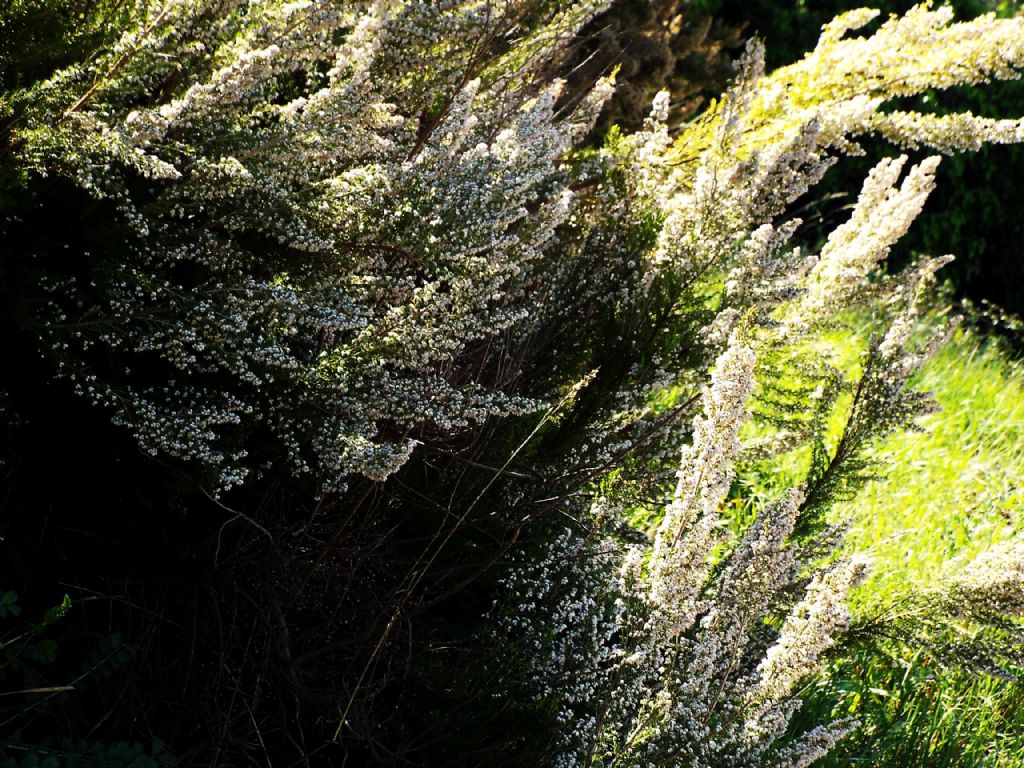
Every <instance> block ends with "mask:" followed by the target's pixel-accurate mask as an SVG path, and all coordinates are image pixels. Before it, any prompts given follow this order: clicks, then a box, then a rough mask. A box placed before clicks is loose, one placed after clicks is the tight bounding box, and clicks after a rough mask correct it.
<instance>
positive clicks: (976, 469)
mask: <svg viewBox="0 0 1024 768" xmlns="http://www.w3.org/2000/svg"><path fill="white" fill-rule="evenodd" d="M831 341H832V343H833V344H837V345H838V346H839V347H840V349H839V355H840V356H844V355H845V356H847V358H848V359H849V354H848V353H849V352H850V351H852V350H856V349H859V348H861V347H862V345H863V343H864V338H863V336H862V335H860V334H858V333H855V332H851V333H848V334H846V335H844V336H837V337H834V338H833V339H832V340H831ZM843 347H845V348H846V349H845V350H844V349H843ZM1022 373H1024V370H1022V366H1021V365H1020V364H1019V363H1014V362H1011V361H1010V360H1009V359H1008V358H1007V357H1006V356H1005V355H1003V354H1002V353H1001V352H1000V351H999V350H998V349H997V348H996V347H995V345H993V344H990V343H986V342H984V341H982V340H980V339H978V338H977V337H976V336H974V335H971V334H969V333H963V332H961V333H958V334H957V335H956V337H955V338H954V339H952V340H951V342H950V343H949V344H948V345H946V347H945V348H944V349H942V350H941V351H940V352H939V353H938V354H937V355H936V357H935V358H934V359H933V360H932V361H930V362H929V363H928V365H927V366H926V368H925V369H924V370H923V371H922V373H921V375H920V376H919V378H918V380H917V386H918V387H919V388H921V389H925V390H929V391H931V392H932V394H933V395H934V397H935V399H936V401H937V402H938V404H939V406H940V407H941V410H940V411H938V412H936V413H933V414H930V415H928V416H926V417H924V418H922V419H921V420H920V425H921V426H922V427H923V428H924V430H925V431H922V432H910V433H903V434H897V435H893V436H891V437H890V438H888V439H886V440H884V441H882V442H881V444H879V445H877V446H876V447H875V449H874V450H875V453H876V454H877V456H878V458H880V459H881V465H882V468H883V471H884V477H882V478H880V479H878V480H875V481H872V482H870V483H869V484H868V485H867V486H866V487H865V488H863V489H862V491H861V492H860V494H859V495H858V496H857V498H856V499H855V500H852V501H850V502H846V503H843V504H841V505H840V507H839V508H838V509H837V510H836V513H837V517H842V518H845V519H847V520H849V521H850V524H851V527H850V531H849V535H848V539H847V545H846V546H847V549H848V551H850V552H860V553H868V554H869V555H870V556H871V558H872V561H873V570H872V575H871V576H870V577H869V579H868V580H867V581H866V582H865V583H864V584H863V585H862V586H861V587H860V588H859V590H858V591H857V593H856V595H855V596H854V601H853V602H854V606H853V607H854V610H855V612H858V613H861V614H866V613H870V612H872V611H875V610H877V609H878V608H879V607H880V606H884V605H887V604H891V603H892V602H894V601H898V600H899V596H900V595H901V594H905V593H906V592H907V591H908V590H909V589H911V588H914V589H921V588H929V587H935V586H938V585H939V584H940V582H941V581H942V580H943V578H944V577H945V576H947V575H948V574H949V572H950V571H951V570H952V569H955V568H956V567H957V566H958V564H959V563H962V562H964V561H966V560H969V559H970V558H971V557H973V556H974V555H975V554H977V553H979V552H981V551H983V550H984V549H986V548H987V547H989V546H991V545H992V544H993V543H995V542H998V541H1001V540H1004V539H1006V538H1007V537H1010V536H1014V535H1018V534H1019V531H1020V530H1021V528H1022V527H1024V482H1022V479H1024V376H1022ZM790 461H792V459H790ZM780 469H783V471H784V473H786V474H789V473H791V472H792V471H793V470H792V467H780ZM808 698H809V701H808V707H809V708H810V709H811V710H813V711H812V712H808V713H807V714H808V715H809V718H808V721H810V720H812V719H814V718H816V717H821V716H822V714H826V713H823V712H822V710H831V714H832V715H835V716H841V715H848V714H852V715H855V716H857V717H858V718H860V719H861V720H862V721H863V726H864V727H863V729H862V731H861V733H860V734H859V735H858V736H857V737H855V739H856V740H855V741H851V742H849V743H847V744H845V745H843V746H841V747H840V748H839V749H838V750H837V751H836V752H835V753H834V754H833V755H832V756H831V757H830V758H828V759H827V761H826V762H825V764H826V765H860V766H864V765H867V766H892V767H893V768H895V767H896V766H900V767H901V768H902V767H903V766H992V767H993V768H996V767H998V768H1011V767H1018V766H1024V685H1020V684H1013V683H1008V682H1005V681H1001V680H996V679H994V678H988V677H977V676H974V675H970V674H967V673H965V672H962V671H958V670H951V669H944V668H942V667H941V666H940V665H939V664H938V663H937V662H936V661H935V660H934V659H932V658H930V657H929V656H928V654H927V653H926V652H924V651H921V650H920V649H911V648H904V647H898V646H896V645H892V646H890V647H886V648H882V649H871V650H860V651H858V652H857V653H856V654H855V655H853V656H852V657H848V658H846V659H844V660H843V661H841V662H837V664H836V665H835V668H834V670H833V676H832V679H831V680H830V681H828V682H827V683H822V684H820V685H819V686H817V687H816V688H815V689H814V690H813V691H811V692H809V697H808Z"/></svg>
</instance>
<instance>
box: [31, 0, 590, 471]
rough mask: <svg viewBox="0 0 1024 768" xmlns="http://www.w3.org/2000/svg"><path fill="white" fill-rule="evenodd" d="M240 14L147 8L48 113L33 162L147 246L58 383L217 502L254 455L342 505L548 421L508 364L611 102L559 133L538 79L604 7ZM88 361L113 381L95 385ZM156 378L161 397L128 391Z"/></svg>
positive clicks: (560, 124)
mask: <svg viewBox="0 0 1024 768" xmlns="http://www.w3.org/2000/svg"><path fill="white" fill-rule="evenodd" d="M238 6H239V4H238V3H231V2H225V3H213V4H210V3H203V2H195V3H186V2H166V3H147V2H142V3H137V4H135V6H134V7H133V10H132V13H133V14H135V16H134V22H133V24H134V25H133V26H131V25H130V26H131V29H130V30H129V31H128V32H126V33H125V34H124V35H123V37H122V39H121V41H120V42H119V43H118V44H117V45H116V46H115V47H114V49H113V50H112V51H109V52H105V53H104V55H102V56H100V57H99V58H98V59H97V61H96V62H94V63H93V64H91V65H90V67H89V68H88V69H87V70H82V71H78V70H74V71H72V70H69V71H67V72H64V73H58V74H57V75H55V76H54V78H52V79H51V80H50V81H48V82H47V83H45V84H44V85H43V86H42V87H41V88H40V89H39V91H40V92H39V94H37V95H38V96H39V98H38V99H37V100H36V101H35V102H34V103H33V104H31V105H30V108H29V112H30V114H29V115H28V116H27V119H26V122H27V123H28V124H29V125H31V126H32V127H31V129H30V130H25V131H24V133H23V134H22V136H21V137H20V138H21V140H22V141H24V143H25V151H24V152H23V157H24V158H25V161H26V162H27V163H30V164H31V167H32V168H33V169H34V170H36V171H38V172H45V173H48V174H51V175H52V174H65V175H68V176H70V177H71V178H73V179H75V180H76V181H77V182H78V184H79V185H80V186H82V187H83V188H85V189H86V190H87V191H89V192H90V193H91V194H93V195H95V196H97V197H99V198H101V199H103V198H109V199H111V200H113V201H114V203H115V204H116V206H117V207H118V209H119V210H120V212H121V214H122V216H123V221H124V224H125V229H126V231H125V238H126V240H127V243H126V247H125V249H124V253H123V254H96V255H95V256H100V257H101V258H103V257H105V258H113V259H114V260H115V261H116V262H120V267H119V269H118V270H117V271H113V272H112V271H110V270H107V269H104V270H103V273H102V274H97V275H96V276H95V277H94V279H93V280H92V282H93V283H94V285H92V286H91V288H92V289H94V290H87V291H81V290H80V288H81V286H80V285H79V284H77V283H75V282H72V283H70V284H66V285H65V288H66V289H67V290H66V292H65V293H64V294H63V295H62V294H60V293H59V292H58V293H56V294H55V296H54V301H53V306H54V307H55V309H56V311H55V313H54V316H53V317H51V318H49V323H50V324H49V328H48V335H49V338H50V341H51V345H52V348H53V349H54V350H60V353H59V354H58V357H59V362H60V363H61V365H62V366H63V370H64V371H65V372H66V373H67V375H69V376H71V377H73V378H76V379H78V378H82V377H83V376H87V377H89V380H88V382H85V381H84V379H83V383H82V387H83V389H84V388H85V385H86V384H87V388H88V391H89V392H90V393H91V394H90V397H92V399H93V400H94V402H97V403H103V404H105V405H107V406H108V407H113V408H114V409H115V412H116V414H115V420H116V421H117V423H119V424H122V425H124V426H126V427H127V428H128V429H130V430H131V431H132V432H134V433H135V435H136V437H137V438H138V440H139V442H140V444H141V445H142V447H143V448H144V449H145V450H147V451H151V452H160V453H163V454H165V455H170V456H175V457H179V458H183V459H188V460H197V461H199V462H201V463H203V464H206V465H208V466H209V467H211V468H212V469H213V470H214V471H215V472H216V473H218V474H219V477H220V481H219V484H220V485H221V486H222V487H227V486H230V485H233V484H236V483H238V482H240V481H241V480H242V478H243V477H244V475H245V473H246V471H248V468H247V467H246V466H245V463H244V457H245V448H243V447H241V446H242V445H243V444H244V443H245V440H246V436H247V435H250V434H253V433H256V432H260V433H264V434H266V433H268V432H269V433H270V434H272V435H274V437H275V439H276V440H277V441H278V444H279V447H280V453H281V454H282V455H283V456H284V457H285V458H286V459H287V460H288V461H289V462H290V464H291V466H292V467H293V468H295V469H298V470H301V471H309V472H311V473H312V474H313V476H314V477H315V478H316V479H317V480H318V481H319V482H322V483H324V484H325V485H327V486H332V485H337V484H338V483H341V482H343V481H344V478H345V477H346V476H348V475H351V474H353V473H361V474H363V475H365V476H367V477H370V478H373V479H376V480H383V479H384V478H386V477H387V476H388V475H390V474H391V473H393V472H394V471H395V470H396V469H397V468H398V467H399V466H401V464H402V463H403V462H404V461H405V459H406V458H408V456H409V455H410V453H411V451H412V450H413V448H414V447H415V445H416V443H417V441H418V440H421V439H425V438H428V437H429V436H430V435H432V434H437V435H444V436H450V435H452V434H454V433H456V432H457V431H459V430H460V429H464V428H465V427H467V426H469V425H471V424H479V423H481V422H483V421H484V420H486V419H488V418H492V417H494V416H508V415H515V414H521V413H524V412H526V411H529V410H532V409H536V408H537V407H538V402H537V401H536V400H533V399H530V398H524V397H521V396H516V395H509V394H504V393H503V392H502V390H503V388H504V387H505V386H506V385H507V384H508V383H509V382H510V381H511V380H512V379H514V377H515V375H516V373H515V371H514V370H509V367H508V366H507V365H506V364H504V363H503V362H502V356H503V355H504V354H507V352H505V351H504V347H503V345H502V344H500V343H498V344H493V345H492V346H491V347H490V348H488V347H486V346H485V345H486V344H487V343H488V341H489V340H490V341H493V340H495V339H497V338H499V337H500V335H501V334H502V333H504V332H506V331H507V329H509V328H510V326H513V325H515V324H517V323H518V324H522V323H523V321H524V320H525V319H526V318H528V316H529V312H530V303H531V302H532V301H535V298H534V294H535V293H536V291H535V290H529V291H528V289H531V288H532V287H533V286H535V285H536V281H537V278H536V277H535V276H534V274H533V272H534V269H535V265H536V262H537V261H538V260H539V259H540V257H541V256H542V254H544V253H545V251H546V250H547V249H548V248H549V247H550V245H551V243H552V239H553V236H554V233H555V231H556V229H557V228H558V227H559V226H560V225H561V224H562V223H563V222H564V221H566V219H567V218H568V217H569V216H570V215H571V214H572V212H573V210H574V207H575V205H576V202H575V195H574V194H573V192H572V191H571V190H570V189H569V188H568V185H567V183H566V173H565V169H564V168H563V161H564V158H565V157H566V156H567V155H568V153H569V151H570V149H571V148H572V146H573V142H574V141H576V140H577V139H578V138H579V137H580V136H581V135H582V134H583V133H585V132H586V130H587V129H588V128H589V125H590V123H591V122H592V120H593V119H594V118H595V117H596V114H597V110H598V109H599V108H600V106H601V104H602V102H603V100H604V99H605V98H607V96H608V94H609V93H610V90H609V85H608V84H607V83H602V84H599V87H597V88H596V89H595V90H594V93H593V94H592V95H591V96H589V97H588V98H587V99H586V100H585V101H584V102H583V104H582V105H581V106H580V107H579V109H577V110H576V111H575V112H574V113H572V114H569V115H556V114H555V106H556V101H557V98H558V93H559V84H558V83H555V84H553V85H547V84H544V83H541V82H537V81H536V78H535V73H536V72H539V71H540V70H542V69H543V68H544V67H545V66H546V64H547V62H548V60H549V59H550V58H551V57H552V56H553V55H554V52H555V51H556V50H557V47H558V45H559V41H560V38H561V37H562V36H564V35H571V34H572V33H573V31H574V30H575V29H577V28H578V27H579V26H580V25H581V24H583V23H584V22H585V21H586V20H587V19H588V18H590V17H591V16H592V15H593V14H594V13H596V12H597V11H598V10H599V8H600V7H601V3H596V2H581V3H575V4H571V5H568V6H567V7H566V8H565V9H564V11H563V12H560V13H558V14H554V15H551V16H547V17H546V18H540V19H538V24H537V25H536V26H535V27H532V28H523V27H521V20H520V16H519V12H518V10H517V9H516V7H515V4H510V3H505V4H499V5H497V6H495V5H494V4H492V3H486V2H453V3H441V4H433V3H419V2H399V1H396V2H383V1H382V2H372V3H350V4H345V3H318V2H312V1H311V0H309V1H305V2H289V3H284V2H274V1H273V0H268V1H267V2H260V3H256V4H252V5H251V7H249V8H248V10H247V11H246V12H244V13H242V12H240V10H239V8H238ZM513 29H515V30H517V33H516V34H517V35H518V36H519V38H520V39H519V40H518V41H517V42H515V43H510V42H509V40H507V39H505V36H506V35H507V34H509V33H510V32H511V30H513ZM524 32H525V33H528V34H525V35H524V34H523V33H524ZM481 39H482V40H491V44H492V45H494V46H495V47H496V48H497V49H500V50H501V51H502V53H501V56H498V54H497V53H495V54H494V55H492V56H491V57H490V58H487V57H480V56H479V54H480V51H479V50H478V49H477V48H476V47H475V44H474V41H475V40H481ZM495 57H497V58H498V59H499V60H497V61H495V60H494V59H495ZM502 57H504V59H506V60H507V61H509V62H511V61H515V70H514V72H513V71H511V70H508V69H507V68H506V69H503V68H502V67H503V65H502V63H501V59H502ZM468 71H475V72H476V74H477V76H476V77H467V76H465V74H464V73H466V72H468ZM494 71H497V72H501V74H502V78H501V79H498V80H495V77H494V75H493V74H492V72H494ZM397 72H409V73H416V74H415V75H411V76H410V77H409V78H403V77H399V76H397V75H396V74H395V73H397ZM179 80H180V81H181V82H182V83H183V84H185V85H184V86H183V87H182V89H181V90H180V91H172V92H168V93H166V94H164V95H163V96H159V95H158V96H157V97H153V96H152V93H151V90H150V89H151V88H152V87H153V86H154V84H159V83H163V84H164V86H167V87H169V86H170V85H171V84H172V83H174V82H177V81H179ZM484 82H486V85H483V84H482V83H484ZM189 83H190V84H189ZM158 90H159V89H158ZM43 97H45V98H43ZM139 177H142V178H144V179H147V180H149V182H150V184H151V185H150V186H149V187H147V188H146V190H145V191H144V192H142V193H140V191H139V187H138V184H137V182H136V179H137V178H139ZM95 256H94V257H95ZM87 268H88V267H87ZM83 297H85V298H83ZM92 345H100V346H102V347H104V348H106V349H107V356H108V358H109V359H111V360H115V361H116V363H115V366H116V367H117V369H118V370H117V371H116V372H108V373H106V374H97V373H96V372H95V371H93V370H90V371H89V372H88V373H83V367H82V366H81V365H80V364H79V362H78V360H77V356H78V355H80V354H82V353H83V351H84V349H86V348H87V347H89V346H92ZM478 348H479V349H483V350H484V352H482V353H481V352H478V351H475V350H477V349H478ZM473 355H476V356H477V357H478V358H480V359H478V360H476V361H475V362H474V363H472V367H475V368H476V370H477V374H476V375H475V376H467V371H466V370H465V369H464V367H463V362H462V361H463V360H464V359H468V358H470V357H472V356H473ZM139 356H143V357H144V358H145V362H143V361H142V360H140V359H137V358H138V357H139ZM143 370H145V371H146V372H147V375H148V376H149V377H150V378H152V377H153V376H154V375H155V376H157V377H159V378H162V379H163V381H153V380H149V381H141V380H139V379H138V375H137V374H132V373H125V371H136V372H141V371H143Z"/></svg>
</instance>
